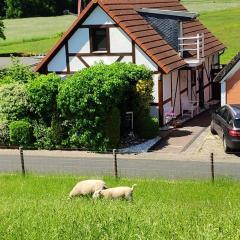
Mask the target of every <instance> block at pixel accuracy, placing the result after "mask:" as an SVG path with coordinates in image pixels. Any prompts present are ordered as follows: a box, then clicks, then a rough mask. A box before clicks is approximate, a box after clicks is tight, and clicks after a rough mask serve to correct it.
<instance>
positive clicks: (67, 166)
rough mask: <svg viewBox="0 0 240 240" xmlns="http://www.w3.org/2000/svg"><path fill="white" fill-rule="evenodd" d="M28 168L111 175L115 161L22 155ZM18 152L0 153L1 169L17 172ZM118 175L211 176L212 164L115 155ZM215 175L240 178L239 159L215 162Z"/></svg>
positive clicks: (50, 171)
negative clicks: (13, 153)
mask: <svg viewBox="0 0 240 240" xmlns="http://www.w3.org/2000/svg"><path fill="white" fill-rule="evenodd" d="M25 168H26V171H27V172H34V173H41V174H49V173H52V174H58V173H61V174H76V175H81V176H90V175H91V176H106V175H114V161H113V159H111V158H103V157H91V158H87V157H81V158H79V157H49V156H25ZM20 171H21V161H20V158H19V155H18V154H16V155H7V154H6V155H5V154H0V172H4V173H6V172H20ZM118 173H119V176H121V177H151V178H154V177H162V178H166V179H179V178H181V179H198V178H203V179H210V178H211V166H210V163H209V162H207V161H205V162H201V161H178V160H156V159H147V160H146V159H141V158H139V159H126V158H118ZM215 175H216V176H217V177H219V176H228V177H233V178H240V163H236V162H229V163H228V162H221V163H220V162H216V163H215Z"/></svg>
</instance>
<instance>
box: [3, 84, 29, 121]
mask: <svg viewBox="0 0 240 240" xmlns="http://www.w3.org/2000/svg"><path fill="white" fill-rule="evenodd" d="M27 108H28V104H27V94H26V90H25V86H24V85H22V84H19V83H11V84H4V85H1V86H0V119H6V120H11V121H12V120H13V121H14V120H18V119H22V118H25V117H26V116H27Z"/></svg>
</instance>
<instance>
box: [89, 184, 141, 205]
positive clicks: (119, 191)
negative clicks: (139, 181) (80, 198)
mask: <svg viewBox="0 0 240 240" xmlns="http://www.w3.org/2000/svg"><path fill="white" fill-rule="evenodd" d="M135 186H137V185H136V184H134V185H133V186H132V187H115V188H108V189H105V190H98V191H96V192H95V193H94V194H93V198H99V197H101V196H102V197H104V198H105V199H119V198H121V199H126V200H129V201H131V200H132V195H133V190H134V187H135Z"/></svg>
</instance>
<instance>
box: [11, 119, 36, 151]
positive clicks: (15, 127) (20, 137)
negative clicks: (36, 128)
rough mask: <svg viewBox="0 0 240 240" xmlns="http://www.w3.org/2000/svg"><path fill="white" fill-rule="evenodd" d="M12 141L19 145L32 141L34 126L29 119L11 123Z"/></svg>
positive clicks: (26, 144) (25, 144) (27, 144)
mask: <svg viewBox="0 0 240 240" xmlns="http://www.w3.org/2000/svg"><path fill="white" fill-rule="evenodd" d="M9 131H10V141H11V143H12V144H14V145H17V146H29V145H30V144H31V142H32V126H31V124H30V123H29V122H28V121H25V120H22V121H15V122H12V123H10V125H9Z"/></svg>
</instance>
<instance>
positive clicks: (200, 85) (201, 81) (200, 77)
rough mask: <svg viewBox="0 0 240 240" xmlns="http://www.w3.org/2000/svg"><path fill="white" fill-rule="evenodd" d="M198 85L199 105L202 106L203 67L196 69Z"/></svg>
mask: <svg viewBox="0 0 240 240" xmlns="http://www.w3.org/2000/svg"><path fill="white" fill-rule="evenodd" d="M198 84H199V85H198V86H199V107H200V108H204V81H203V69H202V68H201V69H199V70H198Z"/></svg>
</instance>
